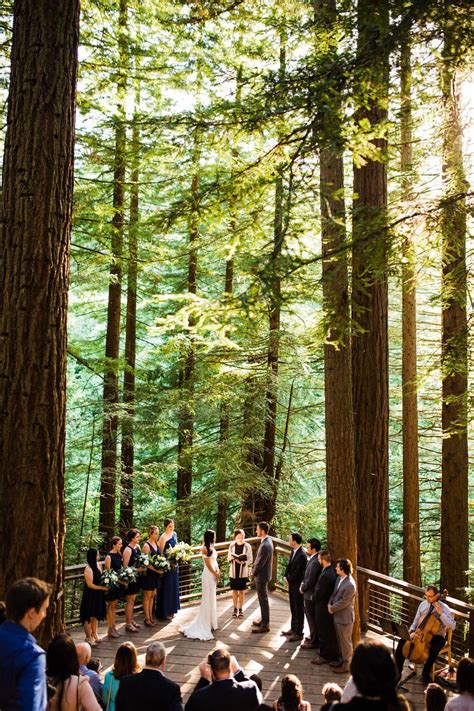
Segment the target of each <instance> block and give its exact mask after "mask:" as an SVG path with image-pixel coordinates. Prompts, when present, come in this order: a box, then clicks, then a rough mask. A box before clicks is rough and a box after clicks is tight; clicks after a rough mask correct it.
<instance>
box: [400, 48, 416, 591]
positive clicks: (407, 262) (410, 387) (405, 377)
mask: <svg viewBox="0 0 474 711" xmlns="http://www.w3.org/2000/svg"><path fill="white" fill-rule="evenodd" d="M400 93H401V111H400V133H401V153H400V172H401V174H402V181H401V189H402V203H403V204H404V205H405V206H406V208H408V207H409V205H410V204H411V201H412V199H413V191H412V181H413V150H412V141H413V134H412V99H411V40H410V36H409V34H407V36H405V37H403V39H402V43H401V48H400ZM406 208H405V211H407V209H406ZM402 249H403V257H404V258H403V261H402V432H403V579H404V580H406V581H407V582H408V583H412V584H413V585H421V566H420V504H419V499H420V487H419V477H418V397H417V377H416V370H417V355H416V353H417V351H416V256H415V243H414V234H413V231H412V227H411V225H410V226H409V228H408V230H407V231H406V233H405V234H404V235H403V246H402Z"/></svg>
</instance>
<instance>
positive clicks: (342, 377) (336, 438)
mask: <svg viewBox="0 0 474 711" xmlns="http://www.w3.org/2000/svg"><path fill="white" fill-rule="evenodd" d="M315 9H316V26H317V27H319V29H320V31H321V32H324V33H326V36H327V37H330V38H331V40H329V41H330V43H331V44H333V45H334V46H332V47H331V49H333V50H334V51H335V52H337V42H338V39H339V37H338V33H337V32H336V2H335V0H316V2H315ZM326 104H327V105H328V107H330V110H328V111H327V112H326V113H325V114H323V115H321V116H320V117H319V121H318V123H319V126H320V131H321V134H322V135H321V141H322V147H321V149H320V154H319V162H320V203H321V237H322V256H323V304H324V309H325V318H326V324H327V325H326V339H325V344H324V384H325V392H324V402H325V414H326V421H325V432H326V507H327V539H328V543H329V545H330V547H331V551H332V553H333V554H334V556H336V557H338V556H342V555H343V554H344V555H346V556H348V557H349V558H350V559H351V560H352V562H353V564H354V565H357V515H356V481H355V470H354V422H353V412H352V365H351V341H350V332H351V327H350V305H349V277H348V271H347V250H346V248H345V245H346V228H345V205H344V165H343V142H342V137H341V130H340V122H341V97H340V93H339V89H338V87H337V85H336V86H335V87H334V89H331V88H330V87H328V96H327V99H326ZM342 500H344V501H345V502H346V504H345V506H344V507H343V508H341V505H340V502H341V501H342Z"/></svg>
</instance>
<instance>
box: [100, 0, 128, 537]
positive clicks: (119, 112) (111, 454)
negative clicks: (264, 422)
mask: <svg viewBox="0 0 474 711" xmlns="http://www.w3.org/2000/svg"><path fill="white" fill-rule="evenodd" d="M127 13H128V6H127V0H120V7H119V16H118V69H117V105H116V111H115V116H114V122H115V152H114V169H113V198H112V200H113V217H112V224H111V257H112V259H111V263H110V279H109V294H108V304H107V326H106V338H105V366H104V391H103V399H104V416H103V426H102V469H101V482H100V511H99V530H100V532H101V533H102V534H103V535H105V536H107V537H110V536H113V535H114V530H115V503H116V502H115V495H116V484H117V432H118V408H119V371H118V368H119V364H118V360H119V355H120V317H121V313H120V308H121V299H122V248H123V228H124V221H125V164H126V158H125V150H126V124H125V100H126V93H127V55H128V37H127V28H128V22H127Z"/></svg>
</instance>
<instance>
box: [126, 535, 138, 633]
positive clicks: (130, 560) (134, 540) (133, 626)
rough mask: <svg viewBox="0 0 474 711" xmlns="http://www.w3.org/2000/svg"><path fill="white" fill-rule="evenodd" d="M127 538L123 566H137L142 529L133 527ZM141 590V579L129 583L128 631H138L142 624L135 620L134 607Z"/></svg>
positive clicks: (127, 596) (127, 597)
mask: <svg viewBox="0 0 474 711" xmlns="http://www.w3.org/2000/svg"><path fill="white" fill-rule="evenodd" d="M125 538H126V539H127V545H126V546H125V548H124V549H123V566H124V568H127V567H128V566H130V567H131V568H134V567H135V561H136V559H137V558H138V556H139V555H140V553H141V551H140V546H139V545H138V542H139V540H140V531H139V530H138V528H131V529H130V531H127V533H126V534H125ZM139 590H140V581H139V580H137V581H136V582H135V583H129V584H128V587H127V592H126V593H125V594H126V602H125V629H126V630H127V632H138V630H139V629H140V627H141V625H138V624H137V623H136V622H134V620H133V608H134V606H135V598H136V596H137V592H138V591H139Z"/></svg>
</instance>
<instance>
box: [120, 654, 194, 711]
mask: <svg viewBox="0 0 474 711" xmlns="http://www.w3.org/2000/svg"><path fill="white" fill-rule="evenodd" d="M165 664H166V649H165V648H164V645H163V644H162V643H161V642H152V643H151V644H150V645H148V647H147V650H146V655H145V667H144V668H143V670H142V671H141V672H140V673H139V674H130V675H128V676H124V677H123V678H122V680H121V681H120V686H119V690H118V693H117V696H116V697H115V711H138V709H139V710H140V711H156V709H157V708H159V709H160V711H182V709H183V704H182V697H181V689H180V688H179V686H178V684H176V683H175V682H174V681H171V679H167V678H166V676H165V675H164V669H165Z"/></svg>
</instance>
